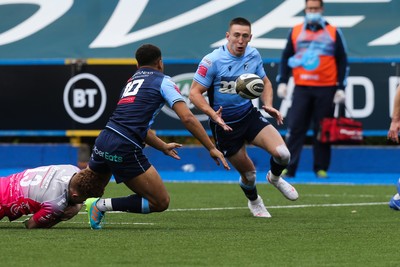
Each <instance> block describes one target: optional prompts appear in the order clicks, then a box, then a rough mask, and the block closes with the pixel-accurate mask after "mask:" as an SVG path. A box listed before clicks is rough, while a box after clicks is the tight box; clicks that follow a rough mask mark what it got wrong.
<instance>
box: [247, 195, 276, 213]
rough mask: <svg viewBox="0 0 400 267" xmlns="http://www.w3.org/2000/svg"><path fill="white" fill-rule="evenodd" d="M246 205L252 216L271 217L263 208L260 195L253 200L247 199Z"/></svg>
mask: <svg viewBox="0 0 400 267" xmlns="http://www.w3.org/2000/svg"><path fill="white" fill-rule="evenodd" d="M248 206H249V209H250V211H251V213H252V214H253V216H254V217H260V218H271V214H269V212H268V211H267V209H266V208H265V206H264V202H263V200H262V198H261V197H260V196H258V198H257V199H256V200H254V201H250V200H249V202H248Z"/></svg>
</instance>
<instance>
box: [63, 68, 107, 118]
mask: <svg viewBox="0 0 400 267" xmlns="http://www.w3.org/2000/svg"><path fill="white" fill-rule="evenodd" d="M106 103H107V94H106V90H105V87H104V85H103V83H102V82H101V81H100V79H99V78H97V77H96V76H94V75H93V74H90V73H81V74H78V75H76V76H74V77H72V78H71V79H70V80H69V81H68V83H67V85H66V86H65V88H64V107H65V110H66V111H67V113H68V115H69V116H71V118H72V119H74V120H75V121H77V122H79V123H82V124H89V123H92V122H95V121H96V120H97V119H98V118H99V117H100V116H101V115H102V114H103V112H104V109H105V108H106Z"/></svg>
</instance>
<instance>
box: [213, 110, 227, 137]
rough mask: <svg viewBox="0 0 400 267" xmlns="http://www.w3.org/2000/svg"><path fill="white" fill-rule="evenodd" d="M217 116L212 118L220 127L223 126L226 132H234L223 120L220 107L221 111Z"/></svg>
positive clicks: (217, 112) (218, 111)
mask: <svg viewBox="0 0 400 267" xmlns="http://www.w3.org/2000/svg"><path fill="white" fill-rule="evenodd" d="M215 114H216V116H214V117H213V118H211V119H212V120H213V121H215V122H216V123H217V124H218V125H219V126H221V127H222V128H223V129H224V131H229V132H230V131H232V128H231V127H229V126H228V125H227V124H226V123H225V122H224V120H223V119H222V118H221V116H222V107H219V109H218V110H217V111H216V112H215Z"/></svg>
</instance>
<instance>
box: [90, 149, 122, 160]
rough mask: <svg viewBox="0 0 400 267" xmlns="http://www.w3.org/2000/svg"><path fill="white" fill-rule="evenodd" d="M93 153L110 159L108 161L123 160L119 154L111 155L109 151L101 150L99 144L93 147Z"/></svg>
mask: <svg viewBox="0 0 400 267" xmlns="http://www.w3.org/2000/svg"><path fill="white" fill-rule="evenodd" d="M93 153H95V154H96V155H98V156H100V157H102V158H104V159H106V160H108V161H113V162H118V163H120V162H123V157H121V156H118V155H111V154H110V153H108V152H104V151H101V150H100V149H98V148H97V146H94V148H93Z"/></svg>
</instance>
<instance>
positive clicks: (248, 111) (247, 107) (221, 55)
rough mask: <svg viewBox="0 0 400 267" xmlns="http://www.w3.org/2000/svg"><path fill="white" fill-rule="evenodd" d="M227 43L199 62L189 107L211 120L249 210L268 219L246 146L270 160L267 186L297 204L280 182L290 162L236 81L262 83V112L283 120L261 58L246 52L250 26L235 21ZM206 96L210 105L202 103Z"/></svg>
mask: <svg viewBox="0 0 400 267" xmlns="http://www.w3.org/2000/svg"><path fill="white" fill-rule="evenodd" d="M225 36H226V39H227V43H226V44H225V45H223V46H221V47H219V48H217V49H215V50H214V51H213V52H211V53H210V54H208V55H206V56H205V57H204V58H203V59H202V61H201V62H200V64H199V66H198V69H197V72H196V74H195V76H194V80H193V83H192V86H191V89H190V96H189V97H190V100H191V101H192V103H193V104H194V105H195V106H196V107H197V108H199V109H200V110H202V111H203V112H204V113H205V114H207V115H208V116H209V118H210V122H209V123H210V128H211V131H212V133H213V136H214V139H215V140H216V144H217V148H218V149H219V150H221V151H222V152H223V153H224V155H225V157H227V159H228V160H229V161H230V163H231V164H232V165H233V166H234V167H235V169H236V170H237V171H238V172H239V173H240V179H239V185H240V187H241V188H242V190H243V192H244V194H245V195H246V197H247V198H248V207H249V209H250V211H251V213H252V214H253V216H255V217H271V215H270V213H269V212H268V211H267V209H266V208H265V206H264V203H263V200H262V198H261V197H260V196H259V195H258V193H257V188H256V185H255V182H256V167H255V166H254V163H253V161H252V160H251V159H250V157H249V156H248V155H247V152H246V143H250V144H253V145H255V146H258V147H260V148H262V149H264V150H265V151H267V152H269V153H270V154H271V158H270V165H271V170H270V171H269V172H268V174H267V179H268V181H269V182H270V183H271V184H273V185H274V186H275V187H276V188H278V189H279V191H281V192H282V194H283V195H284V196H285V197H286V198H288V199H290V200H296V199H297V198H298V193H297V191H296V189H295V188H294V187H293V186H291V185H290V184H289V183H287V182H286V181H285V180H283V179H282V178H281V177H280V175H281V173H282V170H284V169H285V167H286V166H287V164H288V163H289V160H290V152H289V150H288V149H287V147H286V145H285V142H284V141H283V139H282V137H281V135H280V134H279V132H278V131H277V130H276V129H275V128H274V126H272V125H271V124H270V123H269V122H268V121H267V119H265V118H264V117H263V116H262V114H261V113H260V112H259V111H258V110H257V109H256V108H255V107H254V106H253V104H252V102H251V100H249V99H244V98H242V97H241V96H239V95H238V94H237V93H236V91H235V86H234V84H235V80H236V78H237V77H238V76H239V75H241V74H244V73H254V74H257V75H258V76H260V78H262V80H263V82H264V91H263V93H262V95H261V96H260V100H261V101H262V102H263V103H264V106H263V107H262V108H263V109H264V110H265V111H266V112H267V113H268V114H269V115H271V116H272V117H273V118H275V119H276V120H277V122H278V124H282V123H283V119H282V115H281V114H280V113H279V111H278V110H276V109H275V108H273V106H272V98H273V92H272V85H271V82H270V80H269V79H268V77H267V76H266V73H265V71H264V68H263V61H262V58H261V56H260V54H259V52H258V51H257V50H256V49H255V48H253V47H250V46H248V43H249V42H250V40H251V37H252V35H251V24H250V22H249V21H248V20H247V19H245V18H240V17H239V18H235V19H233V20H232V21H231V22H230V24H229V29H228V32H226V35H225ZM205 92H208V98H209V100H210V103H208V102H207V101H206V99H205V98H204V97H203V93H205Z"/></svg>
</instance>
